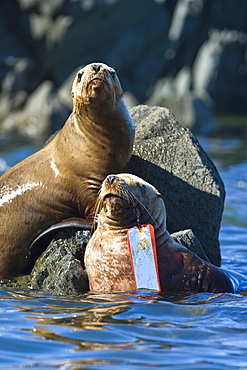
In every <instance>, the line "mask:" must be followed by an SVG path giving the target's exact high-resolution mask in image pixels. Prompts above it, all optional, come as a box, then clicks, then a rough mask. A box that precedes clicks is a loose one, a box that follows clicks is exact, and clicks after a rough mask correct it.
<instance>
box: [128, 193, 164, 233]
mask: <svg viewBox="0 0 247 370" xmlns="http://www.w3.org/2000/svg"><path fill="white" fill-rule="evenodd" d="M126 191H128V192H129V198H130V199H132V205H133V207H134V208H135V209H136V207H135V204H136V202H137V204H139V205H140V206H141V207H142V208H143V209H144V211H145V212H146V213H147V214H148V215H149V217H150V218H151V220H152V221H153V223H154V224H155V227H158V224H157V222H156V220H155V218H154V217H153V216H152V214H151V213H150V212H149V210H148V209H147V208H146V207H145V206H144V204H143V203H142V202H141V201H140V200H139V199H138V198H137V197H136V196H135V195H134V194H132V193H131V191H130V190H129V189H126ZM137 210H138V208H137ZM138 216H140V213H139V210H138ZM138 218H139V217H138Z"/></svg>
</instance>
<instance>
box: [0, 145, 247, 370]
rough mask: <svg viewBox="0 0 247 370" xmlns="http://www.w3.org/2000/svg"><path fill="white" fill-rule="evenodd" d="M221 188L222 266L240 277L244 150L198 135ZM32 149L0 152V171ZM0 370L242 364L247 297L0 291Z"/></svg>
mask: <svg viewBox="0 0 247 370" xmlns="http://www.w3.org/2000/svg"><path fill="white" fill-rule="evenodd" d="M200 141H201V143H202V145H203V147H204V148H205V150H206V151H207V152H208V153H209V154H210V157H211V158H212V159H213V160H214V162H215V163H216V165H217V167H218V169H219V171H220V173H221V176H222V179H223V180H224V182H225V186H226V194H227V196H226V202H225V210H224V215H223V220H222V227H221V231H220V243H221V249H222V261H223V267H224V268H227V269H231V270H234V271H237V272H240V273H244V274H246V275H247V154H246V149H245V145H244V142H243V141H241V140H239V139H224V140H223V139H211V140H209V139H200ZM34 150H36V148H31V147H22V148H16V149H13V150H11V151H8V152H0V171H2V172H3V171H5V170H6V168H7V167H8V166H12V165H13V164H14V163H16V162H18V161H19V160H20V159H22V158H24V157H25V156H27V155H29V154H31V153H32V152H33V151H34ZM0 312H1V315H0V368H1V369H20V368H22V369H23V368H24V369H25V368H28V369H61V370H62V369H116V368H117V369H134V370H135V369H150V368H166V369H173V370H175V369H179V370H181V369H193V370H194V369H198V370H201V369H213V370H218V369H224V370H226V369H227V370H233V369H234V370H235V369H239V370H240V369H241V370H243V369H247V296H241V295H240V294H211V293H200V294H188V293H187V294H172V295H171V294H167V295H164V296H163V297H161V296H157V295H156V294H155V293H154V292H151V293H150V292H139V293H138V294H133V295H120V294H112V295H109V294H108V295H92V294H87V295H82V296H76V297H62V296H60V297H52V296H44V295H37V294H32V293H31V292H30V293H28V294H27V293H25V294H23V293H21V292H11V291H5V290H1V291H0Z"/></svg>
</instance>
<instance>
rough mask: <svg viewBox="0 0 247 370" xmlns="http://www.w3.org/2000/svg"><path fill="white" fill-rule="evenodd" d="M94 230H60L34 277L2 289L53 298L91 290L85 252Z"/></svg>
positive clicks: (47, 249) (34, 268)
mask: <svg viewBox="0 0 247 370" xmlns="http://www.w3.org/2000/svg"><path fill="white" fill-rule="evenodd" d="M90 235H91V234H90V231H88V230H85V231H75V230H74V229H69V230H59V231H58V232H57V235H56V237H55V238H54V239H53V240H51V242H50V243H49V245H48V246H47V244H45V242H46V240H44V245H43V248H44V249H45V248H46V249H45V250H44V252H43V253H42V254H41V255H40V257H39V258H38V259H37V261H36V263H35V265H34V267H33V269H32V271H31V273H30V275H25V276H20V277H17V278H15V279H13V280H11V281H2V282H1V284H0V285H1V286H4V287H7V288H8V289H15V290H16V289H19V290H23V291H27V290H32V291H35V292H42V293H46V294H53V295H77V294H83V293H85V292H87V291H88V290H89V285H88V278H87V273H86V270H85V266H84V252H85V248H86V245H87V242H88V240H89V238H90Z"/></svg>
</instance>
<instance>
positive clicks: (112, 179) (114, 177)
mask: <svg viewBox="0 0 247 370" xmlns="http://www.w3.org/2000/svg"><path fill="white" fill-rule="evenodd" d="M115 179H116V176H115V175H108V176H107V178H106V181H107V183H108V185H110V186H112V184H113V183H114V181H115Z"/></svg>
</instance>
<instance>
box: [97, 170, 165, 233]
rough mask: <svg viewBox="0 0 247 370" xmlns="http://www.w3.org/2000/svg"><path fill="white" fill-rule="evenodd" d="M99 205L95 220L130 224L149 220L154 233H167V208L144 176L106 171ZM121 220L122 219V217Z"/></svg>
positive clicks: (121, 224)
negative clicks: (110, 173) (107, 172)
mask: <svg viewBox="0 0 247 370" xmlns="http://www.w3.org/2000/svg"><path fill="white" fill-rule="evenodd" d="M98 207H99V208H100V209H101V211H100V213H99V220H98V222H99V223H100V222H108V223H111V224H112V223H114V224H117V223H119V225H120V226H123V222H125V224H126V221H128V222H129V225H130V227H132V226H134V225H137V224H145V223H150V224H152V225H153V226H154V228H155V231H156V237H159V236H160V235H161V234H162V235H164V234H167V231H166V208H165V204H164V201H163V199H162V197H161V194H160V193H159V192H158V190H157V189H156V188H155V187H154V186H152V185H151V184H149V183H148V182H146V181H144V180H143V179H141V178H139V177H137V176H135V175H132V174H129V173H121V174H118V175H108V176H107V177H106V179H105V180H104V181H103V183H102V186H101V190H100V194H99V201H98ZM123 220H124V221H123Z"/></svg>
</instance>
